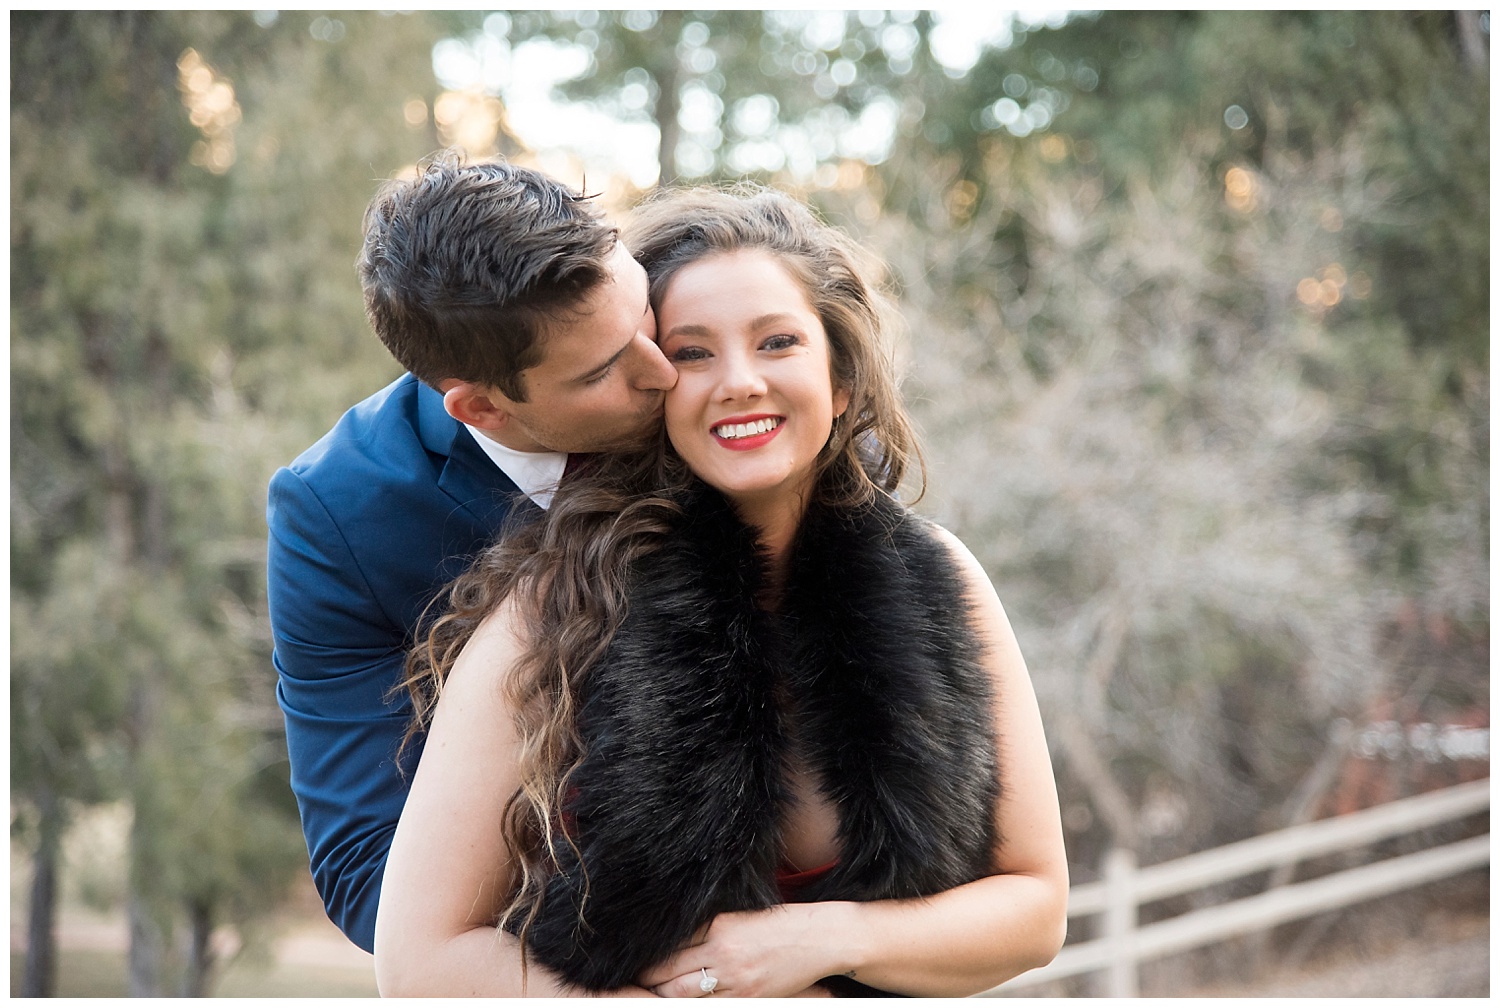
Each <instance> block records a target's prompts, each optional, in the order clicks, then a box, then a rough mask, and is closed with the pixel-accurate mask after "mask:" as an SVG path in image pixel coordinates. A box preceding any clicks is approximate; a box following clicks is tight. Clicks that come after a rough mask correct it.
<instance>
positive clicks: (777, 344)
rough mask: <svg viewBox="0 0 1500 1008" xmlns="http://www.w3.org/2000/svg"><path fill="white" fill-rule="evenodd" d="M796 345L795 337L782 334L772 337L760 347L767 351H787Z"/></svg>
mask: <svg viewBox="0 0 1500 1008" xmlns="http://www.w3.org/2000/svg"><path fill="white" fill-rule="evenodd" d="M796 345H797V337H795V336H792V335H790V334H788V333H782V334H781V335H778V336H772V337H771V338H770V339H768V340H766V341H765V343H763V344H762V346H763V347H764V348H765V349H767V350H789V349H791V348H792V347H794V346H796Z"/></svg>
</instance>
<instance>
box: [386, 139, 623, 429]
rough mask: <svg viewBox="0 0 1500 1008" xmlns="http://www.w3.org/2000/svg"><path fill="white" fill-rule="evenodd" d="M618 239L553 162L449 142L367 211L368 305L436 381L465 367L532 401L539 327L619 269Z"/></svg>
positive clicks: (413, 366)
mask: <svg viewBox="0 0 1500 1008" xmlns="http://www.w3.org/2000/svg"><path fill="white" fill-rule="evenodd" d="M616 240H617V236H616V231H615V228H613V227H611V226H610V225H609V224H607V223H606V222H605V221H604V219H603V218H602V217H601V216H600V214H599V213H598V212H597V211H596V210H595V209H594V207H593V206H592V205H590V204H589V202H588V200H587V197H584V196H581V195H579V194H576V193H574V192H572V191H570V190H569V189H568V188H567V187H565V186H563V185H562V184H561V183H560V182H557V181H556V180H554V179H551V178H548V177H547V176H546V175H543V174H542V173H541V172H537V171H532V170H531V169H529V168H522V167H519V166H517V165H512V164H507V163H506V162H503V161H485V162H477V163H473V164H466V163H465V162H464V159H463V157H462V155H461V154H457V153H454V152H451V151H448V152H442V153H439V154H436V155H433V156H432V157H430V158H428V159H427V160H425V161H424V162H423V163H422V164H421V165H419V166H418V169H417V176H416V178H413V179H398V180H395V181H392V182H388V183H386V185H385V186H384V187H382V189H381V190H380V192H379V193H378V194H377V195H376V196H375V198H374V199H373V200H372V201H371V202H370V207H369V209H368V210H367V211H366V212H365V243H364V248H363V249H362V250H361V251H360V256H359V262H358V267H359V280H360V285H361V286H362V287H363V288H364V292H365V313H366V315H367V316H368V317H369V320H370V325H371V326H372V327H373V328H374V329H375V333H376V335H378V336H379V337H380V341H381V342H382V343H384V344H385V346H386V349H388V350H390V352H391V354H392V355H393V356H395V358H396V360H398V361H400V362H401V365H402V366H403V367H405V368H406V369H407V370H408V371H410V372H411V373H412V374H414V375H416V377H417V378H418V379H420V380H421V381H423V382H426V383H427V384H428V385H431V386H433V387H434V388H436V387H437V384H438V382H440V381H443V380H444V379H448V378H457V379H459V380H461V381H472V382H478V383H481V384H485V385H492V386H494V387H495V388H498V389H499V390H500V391H501V392H503V393H505V395H506V396H507V397H509V398H510V399H512V400H514V401H516V402H524V401H525V400H526V392H525V388H524V384H523V383H522V381H521V372H522V371H524V370H525V369H526V368H529V367H534V366H535V365H536V364H538V363H540V361H541V359H542V348H541V345H540V343H539V340H538V338H539V337H540V336H541V335H542V333H543V331H544V329H545V326H546V325H547V324H548V323H549V322H552V321H556V320H558V319H559V318H560V317H562V318H566V317H567V316H569V315H570V314H572V313H574V312H575V311H576V309H577V307H578V305H579V302H580V301H582V299H583V298H584V297H586V296H587V295H588V294H589V292H590V291H592V290H593V289H594V288H595V287H596V286H597V285H599V284H600V283H603V282H604V281H606V280H608V279H609V278H610V269H609V263H608V260H609V257H610V254H611V253H612V252H613V251H614V247H615V242H616Z"/></svg>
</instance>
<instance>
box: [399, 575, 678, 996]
mask: <svg viewBox="0 0 1500 1008" xmlns="http://www.w3.org/2000/svg"><path fill="white" fill-rule="evenodd" d="M523 633H524V631H522V630H521V629H520V627H519V623H518V621H517V620H516V619H515V617H514V610H513V608H512V606H511V605H510V604H509V603H507V604H505V605H504V606H502V607H501V608H500V610H499V611H498V612H496V613H495V614H494V615H493V616H491V617H490V618H489V619H487V620H486V621H485V622H484V623H483V624H482V625H481V626H480V628H479V630H478V631H477V632H476V633H475V635H474V637H473V638H472V639H471V640H470V641H469V642H468V644H466V645H465V646H464V649H463V651H462V653H461V654H460V655H459V658H458V660H457V661H456V662H455V663H454V666H453V669H452V670H451V671H450V672H449V674H448V678H447V681H446V682H445V683H444V686H443V692H442V695H441V698H440V699H439V701H438V703H437V708H436V711H435V713H434V715H433V720H432V725H431V729H430V731H429V732H428V735H427V744H426V746H425V748H424V750H423V753H422V760H421V763H420V764H419V765H418V767H417V772H416V774H415V775H414V776H413V778H412V786H411V793H410V794H409V795H408V796H407V799H406V806H405V808H404V809H403V811H402V813H401V821H400V825H398V826H397V828H396V835H395V838H394V840H393V841H392V842H391V852H390V857H389V860H388V861H387V863H386V868H385V880H384V883H383V885H382V888H381V892H380V909H379V912H378V915H377V917H376V922H375V976H376V981H377V983H378V985H379V988H380V992H381V994H382V995H385V996H387V997H390V996H428V997H434V996H479V995H491V996H515V995H519V994H521V980H522V977H521V947H520V943H519V942H518V941H517V940H516V938H515V936H514V935H511V934H509V933H508V932H505V931H501V930H500V929H498V928H496V927H494V926H493V922H494V920H495V918H496V916H497V915H498V914H499V912H500V910H501V909H502V908H503V907H504V901H505V894H506V892H507V891H508V887H509V884H510V882H511V874H510V873H511V872H512V871H513V870H514V869H513V863H512V855H511V851H510V850H509V849H508V848H507V847H506V844H505V842H504V839H503V837H502V835H501V832H500V823H501V815H502V811H503V809H504V807H505V803H506V801H507V800H508V799H509V797H510V795H511V794H513V793H514V792H515V790H516V788H517V787H518V786H519V784H520V774H519V767H518V751H519V745H520V742H519V738H518V736H517V731H516V727H515V721H514V717H513V713H512V711H511V709H510V707H509V705H508V704H507V703H506V701H505V696H504V690H503V688H502V684H503V682H504V677H505V675H506V674H507V673H508V672H509V671H510V670H511V669H512V668H514V666H515V663H516V660H517V658H518V657H519V656H520V655H521V653H522V651H523V643H522V641H523V637H522V635H523ZM526 993H527V994H528V995H530V996H533V997H537V996H542V997H545V996H567V995H573V996H577V995H580V994H583V993H586V992H585V991H582V990H579V989H578V988H573V987H569V986H567V985H566V984H564V983H563V982H562V981H561V979H560V978H558V976H557V975H556V974H554V973H552V972H550V971H548V970H547V969H545V968H543V967H541V966H538V965H536V964H534V963H532V964H529V966H528V969H527V975H526ZM611 993H614V994H620V995H635V996H649V993H650V992H649V991H645V990H642V989H640V988H625V989H623V990H620V991H615V992H611Z"/></svg>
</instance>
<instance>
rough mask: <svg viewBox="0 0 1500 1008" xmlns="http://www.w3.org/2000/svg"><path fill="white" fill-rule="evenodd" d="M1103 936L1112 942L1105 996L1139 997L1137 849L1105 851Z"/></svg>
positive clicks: (1114, 848)
mask: <svg viewBox="0 0 1500 1008" xmlns="http://www.w3.org/2000/svg"><path fill="white" fill-rule="evenodd" d="M1102 874H1103V876H1104V889H1105V894H1106V895H1105V907H1104V940H1105V941H1106V942H1108V943H1109V968H1108V970H1107V971H1106V973H1105V977H1104V994H1105V996H1106V997H1117V998H1133V997H1136V996H1137V994H1138V991H1137V990H1136V986H1137V985H1136V949H1135V925H1136V904H1135V851H1131V850H1126V849H1125V848H1123V847H1111V848H1110V849H1109V851H1108V852H1107V853H1106V854H1105V855H1104V866H1103V872H1102Z"/></svg>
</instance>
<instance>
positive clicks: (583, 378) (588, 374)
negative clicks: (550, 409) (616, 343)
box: [573, 336, 635, 382]
mask: <svg viewBox="0 0 1500 1008" xmlns="http://www.w3.org/2000/svg"><path fill="white" fill-rule="evenodd" d="M634 339H635V337H634V336H632V337H631V340H632V341H633V340H634ZM629 349H630V344H629V343H626V344H625V345H624V346H622V347H620V349H618V350H616V351H615V352H614V354H613V356H611V357H610V358H609V360H607V361H605V362H604V363H602V364H600V365H599V366H598V367H596V368H590V369H589V370H588V371H585V372H584V373H583V374H581V375H579V376H578V377H577V378H574V379H573V380H574V381H575V382H590V381H593V380H594V379H595V378H598V377H599V376H600V375H602V374H604V372H606V371H608V370H609V369H610V368H612V367H614V366H615V361H617V360H619V359H620V358H621V357H623V356H625V351H626V350H629Z"/></svg>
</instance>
